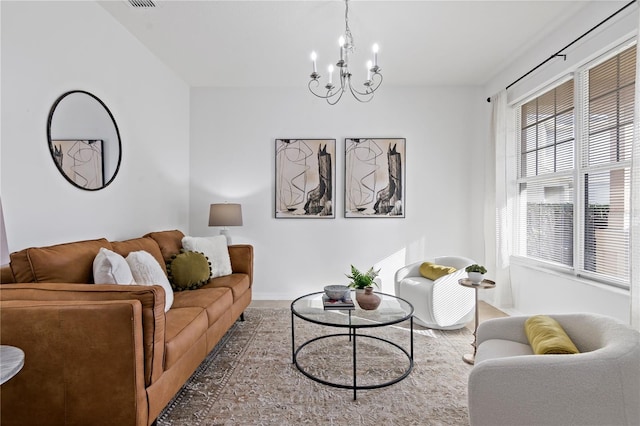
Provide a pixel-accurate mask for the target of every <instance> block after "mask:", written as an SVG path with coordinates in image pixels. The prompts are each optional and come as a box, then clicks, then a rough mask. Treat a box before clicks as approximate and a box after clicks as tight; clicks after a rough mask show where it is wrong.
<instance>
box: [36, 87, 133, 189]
mask: <svg viewBox="0 0 640 426" xmlns="http://www.w3.org/2000/svg"><path fill="white" fill-rule="evenodd" d="M47 140H48V143H49V152H50V153H51V158H52V159H53V162H54V164H55V165H56V167H57V169H58V170H59V171H60V173H61V174H62V176H64V178H65V179H66V180H67V181H68V182H69V183H71V184H72V185H73V186H75V187H77V188H80V189H84V190H86V191H97V190H100V189H103V188H105V187H106V186H108V185H109V184H110V183H111V182H113V180H114V179H115V177H116V175H117V174H118V171H119V170H120V161H121V159H122V141H121V139H120V131H119V130H118V125H117V124H116V120H115V119H114V118H113V114H111V111H109V108H107V106H106V105H105V103H104V102H102V101H101V100H100V99H99V98H98V97H97V96H95V95H94V94H92V93H89V92H87V91H84V90H70V91H68V92H66V93H63V94H62V95H61V96H60V97H59V98H58V99H56V101H55V102H54V103H53V106H52V107H51V110H50V111H49V119H48V120H47Z"/></svg>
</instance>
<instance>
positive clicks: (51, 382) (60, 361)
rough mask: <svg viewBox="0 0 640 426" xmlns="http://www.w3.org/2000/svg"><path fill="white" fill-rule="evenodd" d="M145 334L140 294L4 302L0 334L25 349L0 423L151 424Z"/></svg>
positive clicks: (10, 383)
mask: <svg viewBox="0 0 640 426" xmlns="http://www.w3.org/2000/svg"><path fill="white" fill-rule="evenodd" d="M142 335H143V331H142V304H141V303H140V302H139V301H138V300H119V301H30V300H9V301H2V302H0V339H1V342H2V344H3V345H5V344H6V345H11V346H15V347H18V348H20V349H22V350H23V351H24V354H25V362H24V367H23V368H22V370H21V371H20V372H18V374H17V375H16V376H15V377H13V378H12V379H10V380H9V381H8V382H6V383H4V384H3V385H2V398H1V400H0V404H1V409H0V413H1V414H0V423H1V424H3V425H4V424H7V425H10V424H32V423H33V422H34V421H38V422H42V424H95V425H97V424H122V425H124V424H129V425H133V424H137V425H141V424H144V425H146V424H147V423H148V409H147V403H146V390H145V385H144V371H143V370H144V369H143V358H144V353H143V352H144V350H143V336H142ZM35 419H40V420H35Z"/></svg>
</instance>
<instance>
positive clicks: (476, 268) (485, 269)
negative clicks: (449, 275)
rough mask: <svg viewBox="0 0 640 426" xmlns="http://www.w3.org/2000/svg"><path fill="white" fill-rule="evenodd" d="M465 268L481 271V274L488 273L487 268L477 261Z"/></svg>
mask: <svg viewBox="0 0 640 426" xmlns="http://www.w3.org/2000/svg"><path fill="white" fill-rule="evenodd" d="M464 270H465V271H467V272H479V273H481V274H486V273H487V268H485V267H484V266H482V265H478V264H477V263H474V264H473V265H469V266H467V267H466V268H464Z"/></svg>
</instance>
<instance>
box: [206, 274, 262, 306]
mask: <svg viewBox="0 0 640 426" xmlns="http://www.w3.org/2000/svg"><path fill="white" fill-rule="evenodd" d="M250 284H251V283H250V281H249V276H248V275H246V274H231V275H226V276H224V277H217V278H211V279H210V280H209V282H208V283H206V284H205V285H204V286H202V287H201V288H202V289H205V288H229V289H231V292H232V293H233V302H234V303H235V302H236V301H237V300H239V299H240V298H241V297H242V295H243V294H244V293H245V292H246V291H247V290H249V287H250V286H251V285H250Z"/></svg>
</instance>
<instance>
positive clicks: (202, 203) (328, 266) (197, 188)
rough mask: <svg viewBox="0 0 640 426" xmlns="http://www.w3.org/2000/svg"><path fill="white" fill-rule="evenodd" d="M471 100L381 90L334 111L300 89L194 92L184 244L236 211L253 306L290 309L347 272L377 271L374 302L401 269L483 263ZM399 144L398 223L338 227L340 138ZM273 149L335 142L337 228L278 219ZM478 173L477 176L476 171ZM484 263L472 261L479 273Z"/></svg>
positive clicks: (331, 222)
mask: <svg viewBox="0 0 640 426" xmlns="http://www.w3.org/2000/svg"><path fill="white" fill-rule="evenodd" d="M483 108H487V105H486V102H485V101H484V99H483V98H482V96H481V91H479V90H478V89H477V88H394V87H391V86H389V87H385V86H384V85H383V87H382V88H381V89H380V92H379V93H378V94H377V95H376V98H375V99H374V100H373V101H372V102H371V103H369V104H360V103H357V102H355V101H354V100H353V99H351V98H350V97H346V98H345V99H343V100H342V101H341V102H340V103H339V104H338V105H336V106H329V105H327V104H326V103H325V102H324V101H322V100H319V99H317V98H314V97H313V96H312V95H311V94H310V93H308V91H307V89H306V88H305V83H304V81H301V82H300V84H299V87H297V88H295V89H293V88H286V89H265V88H262V89H261V88H258V89H253V88H238V89H235V88H226V89H223V88H194V89H192V90H191V156H190V168H191V203H190V224H191V227H190V232H191V233H192V235H215V234H217V229H213V228H208V226H207V217H208V209H209V204H210V203H213V202H224V201H229V202H239V203H241V204H242V208H243V216H244V226H242V227H234V228H231V229H230V233H231V234H232V236H233V238H234V242H237V243H250V244H253V245H254V247H255V256H256V258H255V275H256V279H255V287H254V297H255V298H256V299H292V298H295V297H297V296H299V295H302V294H304V293H306V292H310V291H319V290H322V287H323V286H324V285H326V284H330V283H345V284H346V282H347V280H346V278H345V277H344V273H346V272H348V271H349V264H350V263H353V264H354V265H356V266H357V267H359V268H368V267H369V266H373V265H375V266H376V267H378V268H382V271H381V277H382V280H383V291H385V292H387V293H393V274H394V273H395V271H396V270H397V269H398V268H399V267H401V266H403V265H405V264H406V263H408V262H413V261H418V260H422V259H424V258H426V257H433V256H436V255H446V254H459V255H464V256H468V257H472V258H476V259H477V258H480V257H482V256H483V252H482V247H483V245H482V236H481V235H478V234H477V233H474V232H472V230H474V229H481V224H482V218H481V211H482V208H481V207H479V208H477V209H476V208H474V206H481V199H482V195H481V192H480V189H481V188H483V180H482V178H483V176H484V171H483V170H482V164H481V162H479V163H476V162H472V160H473V159H474V158H475V159H477V158H483V155H484V153H483V151H482V143H481V140H482V138H486V135H483V134H479V132H478V129H481V128H483V126H481V125H480V124H479V118H480V117H482V112H481V111H482V109H483ZM345 137H404V138H406V140H407V142H406V151H407V161H406V173H407V174H406V218H404V219H395V218H394V219H380V218H372V219H345V218H344V214H343V209H344V198H343V197H344V189H343V188H344V138H345ZM276 138H335V139H336V140H337V141H336V142H337V145H336V146H337V159H336V175H337V182H336V193H335V197H334V198H335V202H336V204H335V207H336V218H335V219H325V220H317V219H275V218H274V213H273V212H274V168H275V166H274V163H275V154H274V150H275V139H276ZM476 164H478V165H476ZM481 260H482V259H480V261H481Z"/></svg>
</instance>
